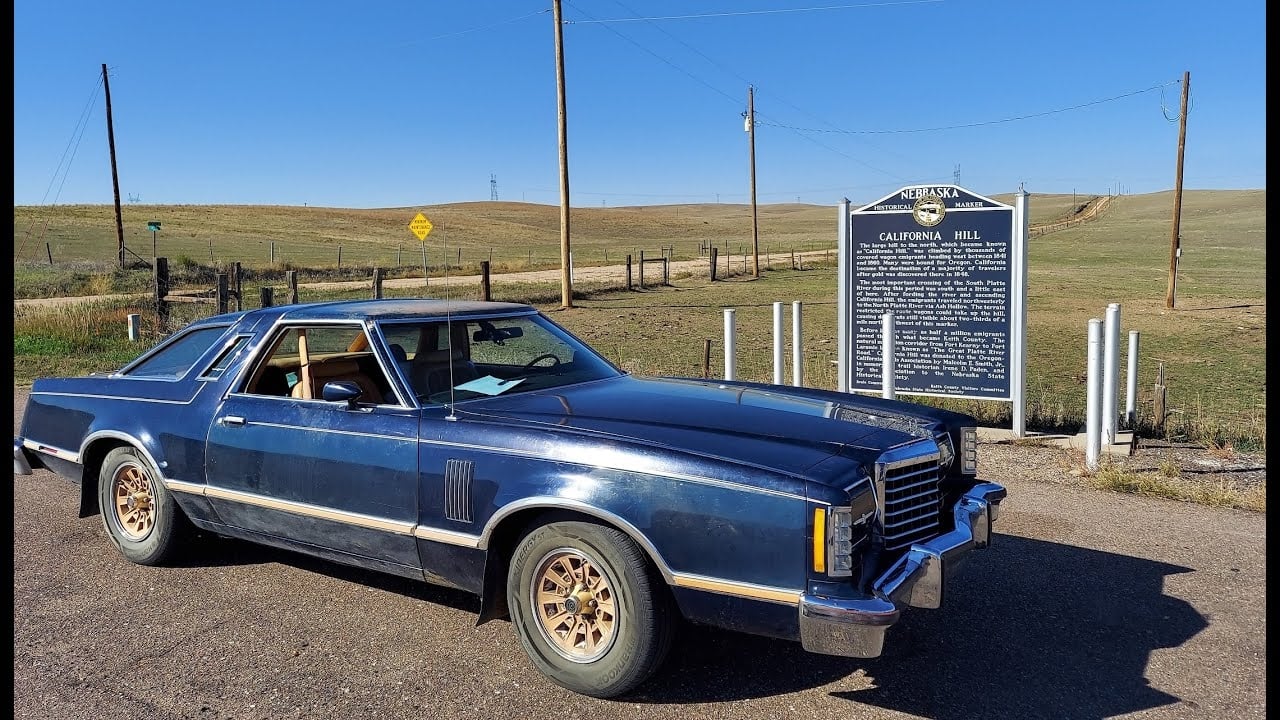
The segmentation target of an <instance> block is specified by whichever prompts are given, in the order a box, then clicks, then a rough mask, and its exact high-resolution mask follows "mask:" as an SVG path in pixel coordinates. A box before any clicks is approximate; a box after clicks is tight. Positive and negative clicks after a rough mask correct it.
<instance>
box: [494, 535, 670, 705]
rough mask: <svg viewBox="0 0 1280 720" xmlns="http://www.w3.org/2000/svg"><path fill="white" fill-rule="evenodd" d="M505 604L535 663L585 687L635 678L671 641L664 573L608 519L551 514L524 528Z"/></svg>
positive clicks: (604, 692)
mask: <svg viewBox="0 0 1280 720" xmlns="http://www.w3.org/2000/svg"><path fill="white" fill-rule="evenodd" d="M507 605H508V607H509V608H510V609H511V619H512V624H513V625H514V626H515V629H516V634H517V635H518V636H519V638H520V642H521V644H522V645H523V646H524V649H525V652H526V653H528V655H529V657H530V659H532V660H533V663H534V665H536V666H537V668H538V669H539V670H540V671H542V672H543V673H544V674H546V675H547V676H548V677H550V678H551V679H552V680H554V681H555V682H557V683H559V684H560V685H562V686H564V687H566V688H568V689H570V690H573V691H575V692H578V693H582V694H584V695H590V696H593V697H601V698H607V697H614V696H617V695H621V694H622V693H625V692H627V691H629V690H631V689H633V688H635V687H636V686H637V685H639V684H640V683H642V682H644V681H645V680H647V679H648V678H649V677H650V676H651V675H652V674H653V672H654V671H655V670H657V669H658V667H659V665H661V664H662V660H663V658H664V657H665V656H666V654H667V650H668V648H669V647H670V645H671V636H672V632H673V627H672V624H673V622H674V618H673V617H672V611H671V608H670V602H669V600H668V596H667V592H666V588H665V587H663V586H662V583H661V579H660V578H655V577H654V573H653V571H652V570H651V568H650V566H649V563H648V561H647V559H646V557H645V555H644V552H643V551H642V550H641V549H640V547H639V546H638V545H636V543H635V541H633V540H632V539H631V538H629V537H627V536H626V535H625V534H623V533H621V532H619V531H617V530H615V529H613V528H610V527H605V526H602V525H595V524H591V523H584V522H554V523H550V524H547V525H543V526H541V527H538V528H536V529H534V530H533V531H531V532H530V533H528V534H527V535H525V537H524V538H523V539H522V540H521V541H520V543H519V545H517V547H516V549H515V553H514V555H513V556H512V559H511V567H510V572H509V575H508V579H507Z"/></svg>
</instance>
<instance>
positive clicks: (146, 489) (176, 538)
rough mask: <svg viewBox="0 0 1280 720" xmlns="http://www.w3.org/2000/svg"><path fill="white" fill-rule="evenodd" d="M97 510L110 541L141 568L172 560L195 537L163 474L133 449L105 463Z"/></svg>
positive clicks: (112, 455)
mask: <svg viewBox="0 0 1280 720" xmlns="http://www.w3.org/2000/svg"><path fill="white" fill-rule="evenodd" d="M98 507H99V509H100V510H101V511H102V524H103V525H104V526H105V527H106V530H107V537H109V538H110V539H111V542H112V544H114V545H115V546H116V547H117V548H118V549H119V550H120V552H121V554H123V555H124V556H125V557H126V558H128V559H129V560H130V561H131V562H135V563H137V564H139V565H160V564H163V563H165V562H168V561H170V560H172V559H173V558H174V557H175V556H176V555H177V553H178V551H179V550H180V549H181V547H182V545H183V542H184V540H186V539H187V537H188V536H189V535H190V534H191V531H192V528H191V525H190V522H189V521H188V520H187V518H186V516H185V515H183V514H182V511H181V510H180V509H179V508H178V504H177V502H175V501H174V499H173V495H172V494H170V492H169V490H168V489H167V488H165V486H164V482H163V481H162V480H161V479H160V473H159V472H157V471H156V469H155V468H153V467H152V466H151V463H150V462H149V461H148V460H147V459H146V458H145V457H144V456H143V455H142V453H140V452H138V451H137V450H136V449H134V448H131V447H118V448H115V449H114V450H112V451H111V452H109V453H107V457H106V458H105V459H104V460H103V462H102V469H101V470H100V471H99V474H98Z"/></svg>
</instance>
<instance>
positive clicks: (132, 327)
mask: <svg viewBox="0 0 1280 720" xmlns="http://www.w3.org/2000/svg"><path fill="white" fill-rule="evenodd" d="M141 330H142V316H141V315H139V314H137V313H133V314H131V315H129V340H131V341H134V342H137V340H138V338H140V337H141V336H142V332H141Z"/></svg>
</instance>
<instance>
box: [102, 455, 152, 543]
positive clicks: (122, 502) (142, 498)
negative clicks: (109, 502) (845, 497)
mask: <svg viewBox="0 0 1280 720" xmlns="http://www.w3.org/2000/svg"><path fill="white" fill-rule="evenodd" d="M111 496H112V498H114V500H115V510H116V521H117V522H118V524H119V525H120V530H121V531H122V532H123V533H124V534H125V535H126V536H128V538H129V539H130V540H141V539H143V538H145V537H146V536H147V534H148V533H150V532H151V528H152V527H153V526H154V525H155V524H156V506H155V493H154V491H153V488H152V487H151V473H149V472H147V471H146V470H145V469H144V468H143V467H142V466H141V465H138V464H136V463H125V464H124V465H121V466H120V468H119V469H118V470H116V474H115V477H113V478H111Z"/></svg>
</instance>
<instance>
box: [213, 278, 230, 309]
mask: <svg viewBox="0 0 1280 720" xmlns="http://www.w3.org/2000/svg"><path fill="white" fill-rule="evenodd" d="M216 294H217V304H218V305H217V307H218V314H219V315H221V314H223V313H225V312H226V311H227V295H228V294H230V291H229V290H228V288H227V274H226V273H218V287H217V291H216Z"/></svg>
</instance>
